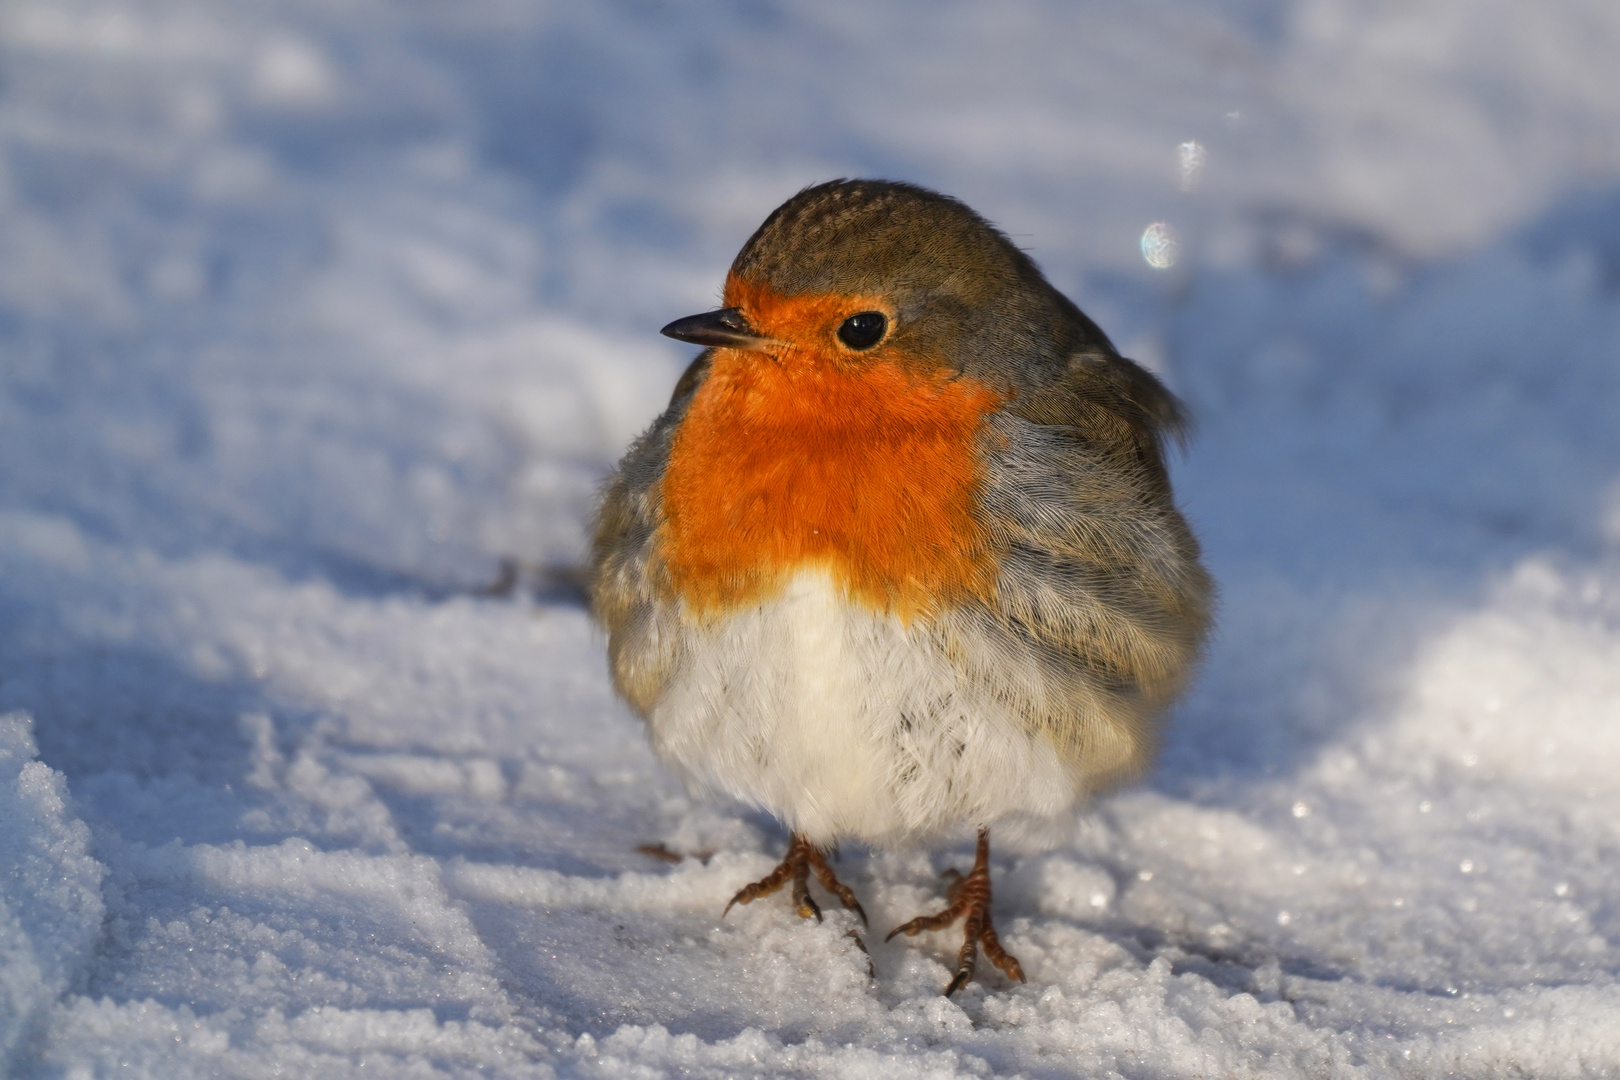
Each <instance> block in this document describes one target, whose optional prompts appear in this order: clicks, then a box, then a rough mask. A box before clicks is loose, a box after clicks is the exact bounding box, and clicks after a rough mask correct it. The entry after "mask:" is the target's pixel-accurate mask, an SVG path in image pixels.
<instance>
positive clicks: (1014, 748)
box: [587, 179, 1214, 996]
mask: <svg viewBox="0 0 1620 1080" xmlns="http://www.w3.org/2000/svg"><path fill="white" fill-rule="evenodd" d="M662 333H664V334H665V335H667V336H669V337H672V338H675V339H676V340H679V341H682V342H687V343H691V344H695V345H700V346H703V351H702V352H701V353H699V354H698V356H697V357H696V358H695V359H694V360H693V361H692V362H691V365H690V366H689V367H688V368H687V369H686V371H685V373H684V374H683V375H682V376H681V378H680V380H679V381H678V383H677V384H676V386H675V388H674V392H673V394H672V397H671V399H670V402H669V406H668V408H667V409H666V411H665V412H664V413H663V414H662V415H660V416H659V417H658V418H657V419H656V420H655V421H654V422H653V424H652V425H651V427H650V428H649V429H648V430H647V431H646V432H645V433H644V434H643V435H641V436H640V437H639V438H638V439H636V440H635V441H634V443H633V444H632V445H631V446H630V447H629V449H628V451H627V452H626V453H625V454H624V457H623V459H622V460H621V461H620V462H619V464H618V466H617V468H616V469H615V470H614V471H613V472H612V474H611V475H610V477H609V478H608V479H607V481H606V482H605V483H604V486H603V490H602V498H601V503H600V506H599V509H598V511H597V514H596V517H595V520H594V527H593V533H592V538H591V554H590V562H589V567H588V582H587V591H588V595H589V600H590V605H591V609H592V612H593V614H594V615H595V617H596V619H597V620H598V621H599V622H600V624H601V625H602V626H603V627H604V628H605V630H606V637H607V653H608V661H609V667H610V670H611V674H612V678H613V683H614V687H615V689H616V690H617V692H618V694H619V695H620V696H622V697H623V698H624V700H625V701H627V702H628V703H629V705H630V706H631V708H632V709H633V710H634V711H635V712H636V713H637V714H639V715H640V716H641V717H642V718H643V719H644V720H645V723H646V729H647V733H648V737H649V741H650V744H651V747H652V750H653V752H654V754H655V755H656V756H657V757H658V758H659V759H660V760H661V761H662V762H663V764H664V765H666V766H667V767H668V768H670V769H671V770H672V771H673V772H674V773H676V774H677V775H678V776H679V777H680V778H681V779H682V780H683V781H684V782H685V783H686V785H687V786H688V788H689V790H691V791H693V792H694V793H697V794H699V795H706V796H716V797H722V798H729V799H733V800H740V801H741V802H743V803H746V804H750V805H752V806H755V807H758V808H763V809H764V810H766V811H768V812H769V813H770V814H772V815H774V816H775V817H776V818H777V819H778V820H779V821H781V822H782V823H783V824H784V825H785V827H786V829H787V831H788V833H789V841H788V848H787V852H786V854H785V856H784V858H783V859H782V861H781V863H780V864H779V865H778V866H777V867H776V868H775V869H774V870H773V871H772V872H771V873H770V874H768V875H767V876H766V877H764V878H763V879H761V880H759V881H756V882H753V883H750V884H748V885H745V886H744V887H743V888H742V889H740V890H739V891H738V892H737V893H736V895H735V896H734V897H733V898H732V901H731V903H730V904H728V905H726V911H728V912H729V911H730V909H731V907H732V905H734V904H747V903H750V902H752V901H754V900H757V899H760V898H761V897H763V896H767V895H769V894H771V893H774V892H776V891H777V890H779V889H781V888H782V887H783V886H784V885H790V886H791V896H792V901H793V906H794V908H795V909H796V910H797V912H798V913H799V914H800V915H802V916H804V917H806V918H810V917H814V918H816V919H818V920H819V919H820V918H821V912H820V907H819V905H818V904H817V903H816V901H815V899H814V897H813V895H812V894H811V891H810V888H809V878H810V876H811V875H812V874H814V876H815V878H816V879H817V880H818V881H819V882H820V883H821V885H822V887H823V888H825V889H826V890H827V892H828V893H829V894H831V895H832V896H833V897H836V898H837V899H838V900H839V902H840V903H841V904H843V905H844V906H845V907H846V908H849V909H850V910H852V911H854V912H855V913H856V915H858V916H859V918H860V919H861V921H862V922H863V923H864V922H865V921H866V914H865V911H864V910H863V909H862V907H861V905H860V903H859V900H858V898H857V897H856V895H855V894H854V892H853V890H851V889H850V888H849V887H848V886H846V885H845V884H844V883H843V882H842V881H840V880H839V879H838V877H837V874H836V873H835V872H834V871H833V869H832V867H831V866H830V865H829V863H828V856H829V854H830V853H832V852H833V851H835V850H836V847H837V845H838V844H840V843H841V842H846V841H847V842H852V843H857V844H861V845H864V846H866V847H868V848H870V849H878V850H881V849H895V848H913V849H915V848H917V847H926V846H928V845H937V844H939V843H942V842H945V841H947V840H950V839H952V838H966V837H967V836H968V835H976V837H977V845H976V849H975V858H974V862H973V865H972V868H971V869H970V870H969V872H968V873H967V874H965V875H963V874H961V873H959V872H955V871H951V872H949V875H950V879H951V880H950V887H949V889H948V891H947V894H946V904H945V906H944V908H943V910H941V911H939V912H937V913H934V914H924V915H920V916H918V917H917V918H914V919H912V920H911V921H909V922H907V923H905V924H903V925H901V926H899V927H896V928H895V929H894V931H893V932H892V933H891V934H890V935H889V937H890V938H892V937H894V936H895V935H896V934H905V935H907V936H912V935H915V934H917V933H920V932H922V931H924V930H934V929H941V928H944V927H947V926H950V925H952V924H953V923H954V922H955V921H956V920H958V919H962V920H963V944H962V946H961V948H960V950H959V952H958V954H957V959H956V967H955V971H954V974H953V976H952V978H951V981H950V983H949V985H948V986H947V987H946V988H945V991H944V992H945V994H946V995H947V996H949V995H951V994H953V993H955V992H956V991H957V990H959V989H960V988H961V987H962V986H963V985H965V984H966V983H967V982H969V981H970V980H972V979H973V977H974V974H975V971H976V969H977V961H978V954H979V949H980V948H981V947H982V949H983V951H984V955H985V956H986V957H987V958H989V960H990V961H991V962H992V963H993V964H994V965H995V966H996V967H998V968H999V969H1001V971H1002V972H1003V973H1004V974H1005V975H1006V976H1007V977H1008V978H1009V979H1011V980H1014V981H1017V982H1022V981H1024V978H1025V977H1024V973H1023V970H1022V967H1021V965H1020V964H1019V963H1018V961H1017V959H1016V958H1014V957H1013V956H1012V955H1011V954H1009V953H1008V952H1007V951H1006V949H1005V948H1004V947H1002V945H1001V944H1000V941H999V939H998V937H997V935H996V931H995V927H994V924H993V922H992V920H991V913H990V903H991V888H990V884H991V882H990V864H989V859H990V830H991V828H992V827H995V826H997V825H1001V824H1003V823H1007V822H1017V821H1021V822H1053V821H1060V820H1062V819H1064V818H1065V817H1067V818H1069V819H1070V820H1072V819H1073V816H1074V814H1075V812H1076V810H1077V808H1078V807H1079V806H1080V805H1081V804H1083V803H1084V802H1085V801H1086V800H1087V799H1088V798H1090V797H1092V796H1094V795H1096V794H1098V793H1099V792H1102V791H1105V790H1107V789H1108V788H1110V787H1112V786H1114V785H1116V784H1118V783H1120V782H1122V781H1125V780H1128V779H1130V778H1132V777H1135V776H1137V775H1139V774H1140V773H1141V772H1142V771H1144V769H1145V768H1146V767H1147V766H1148V764H1149V763H1150V762H1151V760H1152V758H1153V756H1154V755H1155V753H1156V750H1157V745H1158V742H1159V738H1160V729H1161V727H1162V721H1163V717H1164V714H1165V712H1166V710H1167V708H1168V707H1169V706H1170V705H1171V704H1172V703H1173V702H1174V700H1175V699H1176V698H1177V697H1178V696H1179V695H1180V694H1181V693H1182V692H1183V690H1184V688H1185V687H1186V685H1187V684H1188V682H1189V680H1190V678H1191V675H1192V674H1193V672H1194V670H1195V669H1196V667H1197V664H1198V662H1199V660H1200V658H1201V655H1202V651H1203V648H1204V645H1205V641H1206V638H1207V636H1208V633H1209V629H1210V625H1211V616H1212V608H1213V597H1214V586H1213V584H1212V581H1211V578H1210V576H1209V574H1208V573H1207V572H1206V570H1205V569H1204V567H1203V565H1202V563H1201V561H1200V549H1199V544H1198V541H1197V539H1196V538H1195V537H1194V534H1193V532H1192V530H1191V528H1190V527H1189V525H1188V523H1187V521H1186V520H1185V518H1184V517H1183V516H1182V514H1181V513H1180V512H1179V511H1178V509H1177V507H1176V505H1175V502H1174V499H1173V495H1172V491H1171V485H1170V480H1169V476H1168V473H1167V468H1166V456H1167V452H1168V442H1170V441H1181V440H1183V439H1184V436H1185V432H1186V429H1187V415H1186V410H1185V408H1184V406H1183V405H1182V404H1181V403H1180V402H1179V401H1178V399H1177V398H1176V397H1175V396H1173V395H1172V394H1171V392H1170V391H1169V390H1168V389H1167V388H1166V387H1165V386H1164V384H1163V383H1162V382H1161V381H1160V380H1159V379H1158V378H1157V377H1155V376H1154V375H1153V374H1152V373H1150V372H1149V371H1148V370H1147V369H1145V368H1144V367H1142V366H1141V365H1139V364H1137V363H1135V362H1133V361H1131V360H1129V359H1126V358H1125V357H1123V356H1121V355H1120V353H1119V351H1118V350H1117V349H1116V348H1115V347H1114V345H1113V343H1112V342H1111V341H1110V340H1109V339H1108V337H1107V336H1106V335H1105V334H1104V333H1103V331H1102V330H1101V329H1100V328H1099V327H1098V326H1097V324H1096V323H1094V322H1093V321H1092V320H1091V319H1090V318H1088V317H1087V316H1086V315H1085V314H1084V313H1082V312H1081V310H1080V309H1079V308H1078V307H1077V306H1076V305H1075V304H1074V303H1073V302H1072V301H1070V300H1069V299H1068V298H1067V297H1066V296H1064V295H1063V294H1062V293H1061V292H1059V291H1058V290H1057V289H1056V288H1055V287H1053V286H1052V285H1051V284H1050V283H1049V282H1048V281H1047V279H1046V277H1045V276H1044V275H1043V273H1042V272H1041V270H1040V269H1039V268H1038V267H1037V266H1036V264H1035V262H1034V261H1033V260H1032V259H1031V258H1030V256H1029V255H1028V254H1027V253H1025V252H1024V251H1023V250H1021V249H1020V248H1019V247H1017V246H1016V245H1015V244H1014V243H1013V242H1012V241H1011V240H1010V239H1009V238H1008V237H1007V236H1006V235H1005V234H1004V233H1002V232H1001V231H999V230H998V229H997V228H996V227H995V226H993V225H991V224H990V223H989V222H988V221H987V220H986V219H984V218H983V217H981V216H980V215H979V214H978V213H976V212H975V211H973V210H972V209H970V208H969V207H968V206H967V205H965V204H964V203H962V202H960V201H958V200H956V199H954V198H951V197H949V196H946V195H942V194H939V193H937V192H934V191H932V190H929V189H926V188H923V187H921V186H917V185H913V184H909V183H904V182H898V181H888V180H869V179H843V180H834V181H830V182H826V183H821V184H818V185H814V186H811V187H808V188H805V189H804V190H802V191H800V192H799V193H798V194H796V195H794V196H793V197H792V198H790V199H788V200H787V202H785V203H783V204H782V205H781V206H780V207H778V208H777V209H776V210H775V211H774V212H772V213H771V214H770V215H769V217H767V218H766V219H765V221H764V223H763V224H762V225H760V226H759V228H758V229H757V230H756V231H755V232H754V234H753V235H752V237H750V238H749V240H748V241H747V242H746V243H745V244H744V245H743V247H742V249H741V251H740V252H739V253H738V254H737V256H736V259H735V260H734V261H733V263H732V265H731V268H730V271H729V272H728V273H727V275H726V278H725V283H724V288H723V292H722V297H721V307H720V308H719V309H717V310H713V311H708V312H705V313H702V314H698V315H693V316H689V317H686V318H682V319H677V320H675V321H674V322H671V323H670V324H669V325H668V326H666V327H664V329H663V331H662ZM723 914H724V913H723ZM858 940H859V939H858V938H857V941H858Z"/></svg>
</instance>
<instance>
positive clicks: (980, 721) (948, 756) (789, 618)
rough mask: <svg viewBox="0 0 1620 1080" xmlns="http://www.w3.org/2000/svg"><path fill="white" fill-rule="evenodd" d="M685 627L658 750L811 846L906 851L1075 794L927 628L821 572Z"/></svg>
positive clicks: (1040, 810) (660, 720)
mask: <svg viewBox="0 0 1620 1080" xmlns="http://www.w3.org/2000/svg"><path fill="white" fill-rule="evenodd" d="M678 632H679V633H680V634H681V636H682V641H681V648H680V650H679V652H680V656H681V660H680V662H679V664H678V665H677V669H676V671H675V673H674V674H673V676H672V678H671V679H670V682H669V684H668V687H667V689H666V691H665V693H664V694H663V695H662V696H661V697H660V698H659V700H658V701H657V702H656V703H655V704H654V705H653V707H652V708H651V710H650V711H649V714H648V723H649V726H650V729H651V736H652V745H653V749H654V751H655V752H656V753H657V754H658V756H659V757H660V758H661V759H662V760H663V761H664V762H665V763H666V764H668V765H669V766H670V767H671V768H673V769H674V770H675V771H676V772H677V773H678V774H679V775H681V776H682V777H683V779H685V781H686V782H687V783H688V785H690V786H693V787H696V788H698V789H702V790H706V791H711V792H717V793H723V794H726V795H730V796H732V797H734V798H739V799H742V800H745V801H747V802H750V803H754V804H756V805H758V806H761V807H763V808H765V809H767V810H769V811H771V812H772V813H773V814H776V815H777V816H778V817H780V818H781V819H782V820H783V821H784V822H785V823H786V824H787V825H788V827H789V828H791V829H793V830H794V831H796V832H800V833H803V834H804V835H805V836H806V837H807V838H809V839H810V840H811V841H812V842H814V843H817V844H822V845H827V844H831V843H834V842H836V841H837V840H839V839H841V838H849V839H856V840H860V841H862V842H865V843H869V844H875V845H881V846H891V845H897V844H906V843H911V842H917V841H923V840H926V839H928V838H930V837H933V836H936V835H938V834H940V833H941V832H943V831H945V830H948V829H950V828H953V827H960V826H963V825H989V824H991V823H993V822H997V821H1002V820H1004V819H1007V818H1023V819H1035V820H1043V819H1050V818H1052V817H1054V816H1056V815H1059V814H1061V813H1062V812H1063V811H1065V810H1067V809H1068V808H1069V807H1070V806H1072V805H1073V804H1074V802H1075V799H1076V792H1075V789H1074V781H1073V778H1071V777H1070V776H1069V775H1068V773H1067V771H1066V770H1065V768H1064V767H1063V765H1062V764H1061V763H1060V762H1059V760H1058V756H1057V753H1056V752H1055V750H1054V749H1053V748H1052V746H1051V744H1050V742H1049V741H1048V740H1047V739H1046V738H1045V737H1043V736H1038V735H1034V734H1031V733H1030V732H1028V731H1027V729H1026V728H1025V727H1024V726H1023V725H1022V724H1021V723H1019V722H1018V721H1016V720H1015V719H1014V718H1013V717H1012V716H1011V715H1009V714H1008V713H1007V711H1006V710H1005V709H1004V708H1002V707H1001V706H999V705H998V704H997V703H996V702H995V701H993V700H989V699H987V698H984V697H982V696H981V695H979V694H977V693H975V692H974V691H973V688H971V687H966V686H964V685H962V684H961V682H960V681H959V677H958V675H957V673H956V670H955V668H954V667H953V666H952V665H951V664H950V662H949V661H948V660H947V659H946V657H945V656H944V655H943V654H942V653H941V651H940V649H939V646H938V645H937V644H936V643H935V642H934V641H933V640H932V639H931V638H930V637H929V635H928V633H927V631H926V630H925V629H922V628H919V627H917V626H913V627H909V628H908V627H907V626H905V625H904V624H903V623H901V621H900V620H899V619H898V618H897V617H894V616H886V615H881V614H877V613H873V612H870V611H867V610H865V609H863V608H859V607H856V606H854V605H852V604H850V603H849V602H848V601H847V600H846V599H845V598H844V597H843V595H842V594H841V593H840V591H839V590H838V589H837V587H836V586H835V584H834V583H833V582H832V580H831V579H830V578H829V577H828V576H827V575H826V574H824V573H822V572H819V571H807V572H804V573H801V574H800V575H799V576H797V577H796V578H794V579H793V581H792V582H791V583H790V584H789V585H788V587H787V588H786V589H785V590H783V592H782V593H781V595H779V596H777V597H775V598H773V599H771V600H769V601H767V602H765V603H764V604H761V605H759V606H757V607H753V608H749V609H747V610H744V611H742V612H739V613H737V614H735V615H733V616H730V617H728V618H726V619H724V620H721V621H718V622H716V623H712V624H709V625H696V624H694V623H692V622H685V621H683V622H682V624H681V626H680V629H679V631H678Z"/></svg>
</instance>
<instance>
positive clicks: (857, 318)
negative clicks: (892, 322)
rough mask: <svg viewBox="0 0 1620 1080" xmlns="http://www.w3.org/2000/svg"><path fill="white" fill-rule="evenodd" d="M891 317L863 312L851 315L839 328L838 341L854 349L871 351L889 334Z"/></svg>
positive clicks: (875, 312) (880, 313) (873, 312)
mask: <svg viewBox="0 0 1620 1080" xmlns="http://www.w3.org/2000/svg"><path fill="white" fill-rule="evenodd" d="M888 329H889V317H888V316H887V315H885V314H883V312H881V311H863V312H861V313H860V314H858V315H851V316H850V317H849V318H847V319H845V320H844V324H843V325H842V326H840V327H839V328H838V340H839V341H842V342H843V343H844V344H845V345H848V346H849V347H850V348H852V349H856V350H860V349H870V348H871V347H872V346H874V345H876V344H877V343H878V342H880V341H882V340H883V335H884V334H885V333H887V332H888Z"/></svg>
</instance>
